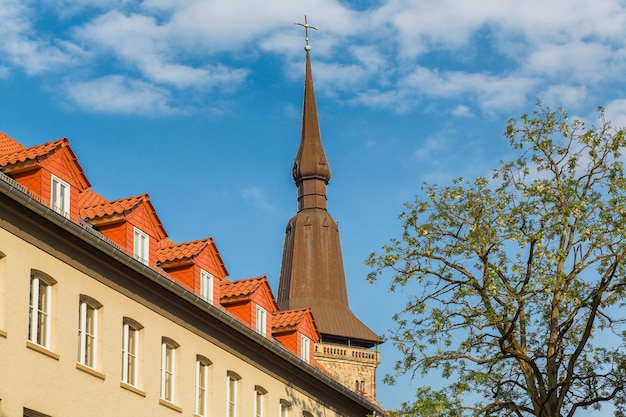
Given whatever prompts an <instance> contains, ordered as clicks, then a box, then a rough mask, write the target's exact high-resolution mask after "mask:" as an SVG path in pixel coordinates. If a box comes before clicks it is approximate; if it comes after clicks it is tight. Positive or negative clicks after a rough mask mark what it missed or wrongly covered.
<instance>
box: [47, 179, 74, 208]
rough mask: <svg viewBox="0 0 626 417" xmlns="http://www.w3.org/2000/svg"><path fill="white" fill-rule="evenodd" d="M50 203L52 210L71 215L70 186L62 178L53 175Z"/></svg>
mask: <svg viewBox="0 0 626 417" xmlns="http://www.w3.org/2000/svg"><path fill="white" fill-rule="evenodd" d="M51 187H52V188H51V190H50V205H51V207H52V210H54V211H56V212H57V213H59V214H62V215H64V216H65V217H69V216H70V186H69V184H68V183H66V182H65V181H63V180H62V179H60V178H58V177H56V176H54V175H53V176H52V185H51Z"/></svg>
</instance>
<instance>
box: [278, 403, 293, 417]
mask: <svg viewBox="0 0 626 417" xmlns="http://www.w3.org/2000/svg"><path fill="white" fill-rule="evenodd" d="M290 408H291V403H290V402H289V401H287V400H285V399H283V398H281V400H280V404H279V408H278V409H279V413H278V417H289V409H290Z"/></svg>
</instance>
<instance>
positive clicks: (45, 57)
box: [0, 0, 81, 75]
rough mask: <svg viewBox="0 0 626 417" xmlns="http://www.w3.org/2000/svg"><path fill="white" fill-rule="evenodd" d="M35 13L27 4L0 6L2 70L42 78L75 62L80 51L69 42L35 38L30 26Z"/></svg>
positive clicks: (14, 0) (11, 1) (8, 0)
mask: <svg viewBox="0 0 626 417" xmlns="http://www.w3.org/2000/svg"><path fill="white" fill-rule="evenodd" d="M34 14H35V10H34V9H31V8H29V7H28V2H22V1H20V0H4V1H2V2H0V21H1V22H2V24H1V25H0V39H1V40H2V41H1V42H0V55H2V56H3V58H0V63H2V60H5V62H4V64H5V68H7V67H13V68H21V69H23V70H24V71H25V72H26V73H27V74H29V75H35V74H41V73H43V72H49V71H54V70H58V69H60V68H64V67H67V66H70V65H71V64H73V63H75V62H76V58H77V55H79V54H80V53H81V50H80V48H79V47H78V46H77V45H75V44H72V43H71V42H68V41H63V40H55V39H46V37H45V36H41V35H39V34H37V32H36V30H35V28H34V24H33V22H32V20H33V15H34Z"/></svg>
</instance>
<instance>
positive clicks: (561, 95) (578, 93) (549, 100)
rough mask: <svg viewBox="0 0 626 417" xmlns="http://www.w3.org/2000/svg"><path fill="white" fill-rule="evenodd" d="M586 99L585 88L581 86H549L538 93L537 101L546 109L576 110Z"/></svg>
mask: <svg viewBox="0 0 626 417" xmlns="http://www.w3.org/2000/svg"><path fill="white" fill-rule="evenodd" d="M586 98H587V88H586V87H585V86H582V85H578V86H572V85H567V84H555V85H551V86H549V87H548V88H547V89H546V90H545V91H544V92H542V93H539V99H540V100H541V102H542V103H544V104H545V105H546V106H548V107H552V108H558V107H563V108H571V109H574V108H577V107H578V106H579V105H580V103H583V102H584V101H585V99H586Z"/></svg>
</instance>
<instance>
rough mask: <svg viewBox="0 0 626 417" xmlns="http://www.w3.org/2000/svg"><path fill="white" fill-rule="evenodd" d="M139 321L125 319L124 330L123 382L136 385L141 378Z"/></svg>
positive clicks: (140, 327)
mask: <svg viewBox="0 0 626 417" xmlns="http://www.w3.org/2000/svg"><path fill="white" fill-rule="evenodd" d="M141 329H142V326H140V325H139V324H138V323H136V322H134V321H131V320H129V319H124V326H123V330H122V382H123V383H125V384H128V385H132V386H134V387H137V386H138V380H139V332H140V330H141Z"/></svg>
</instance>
